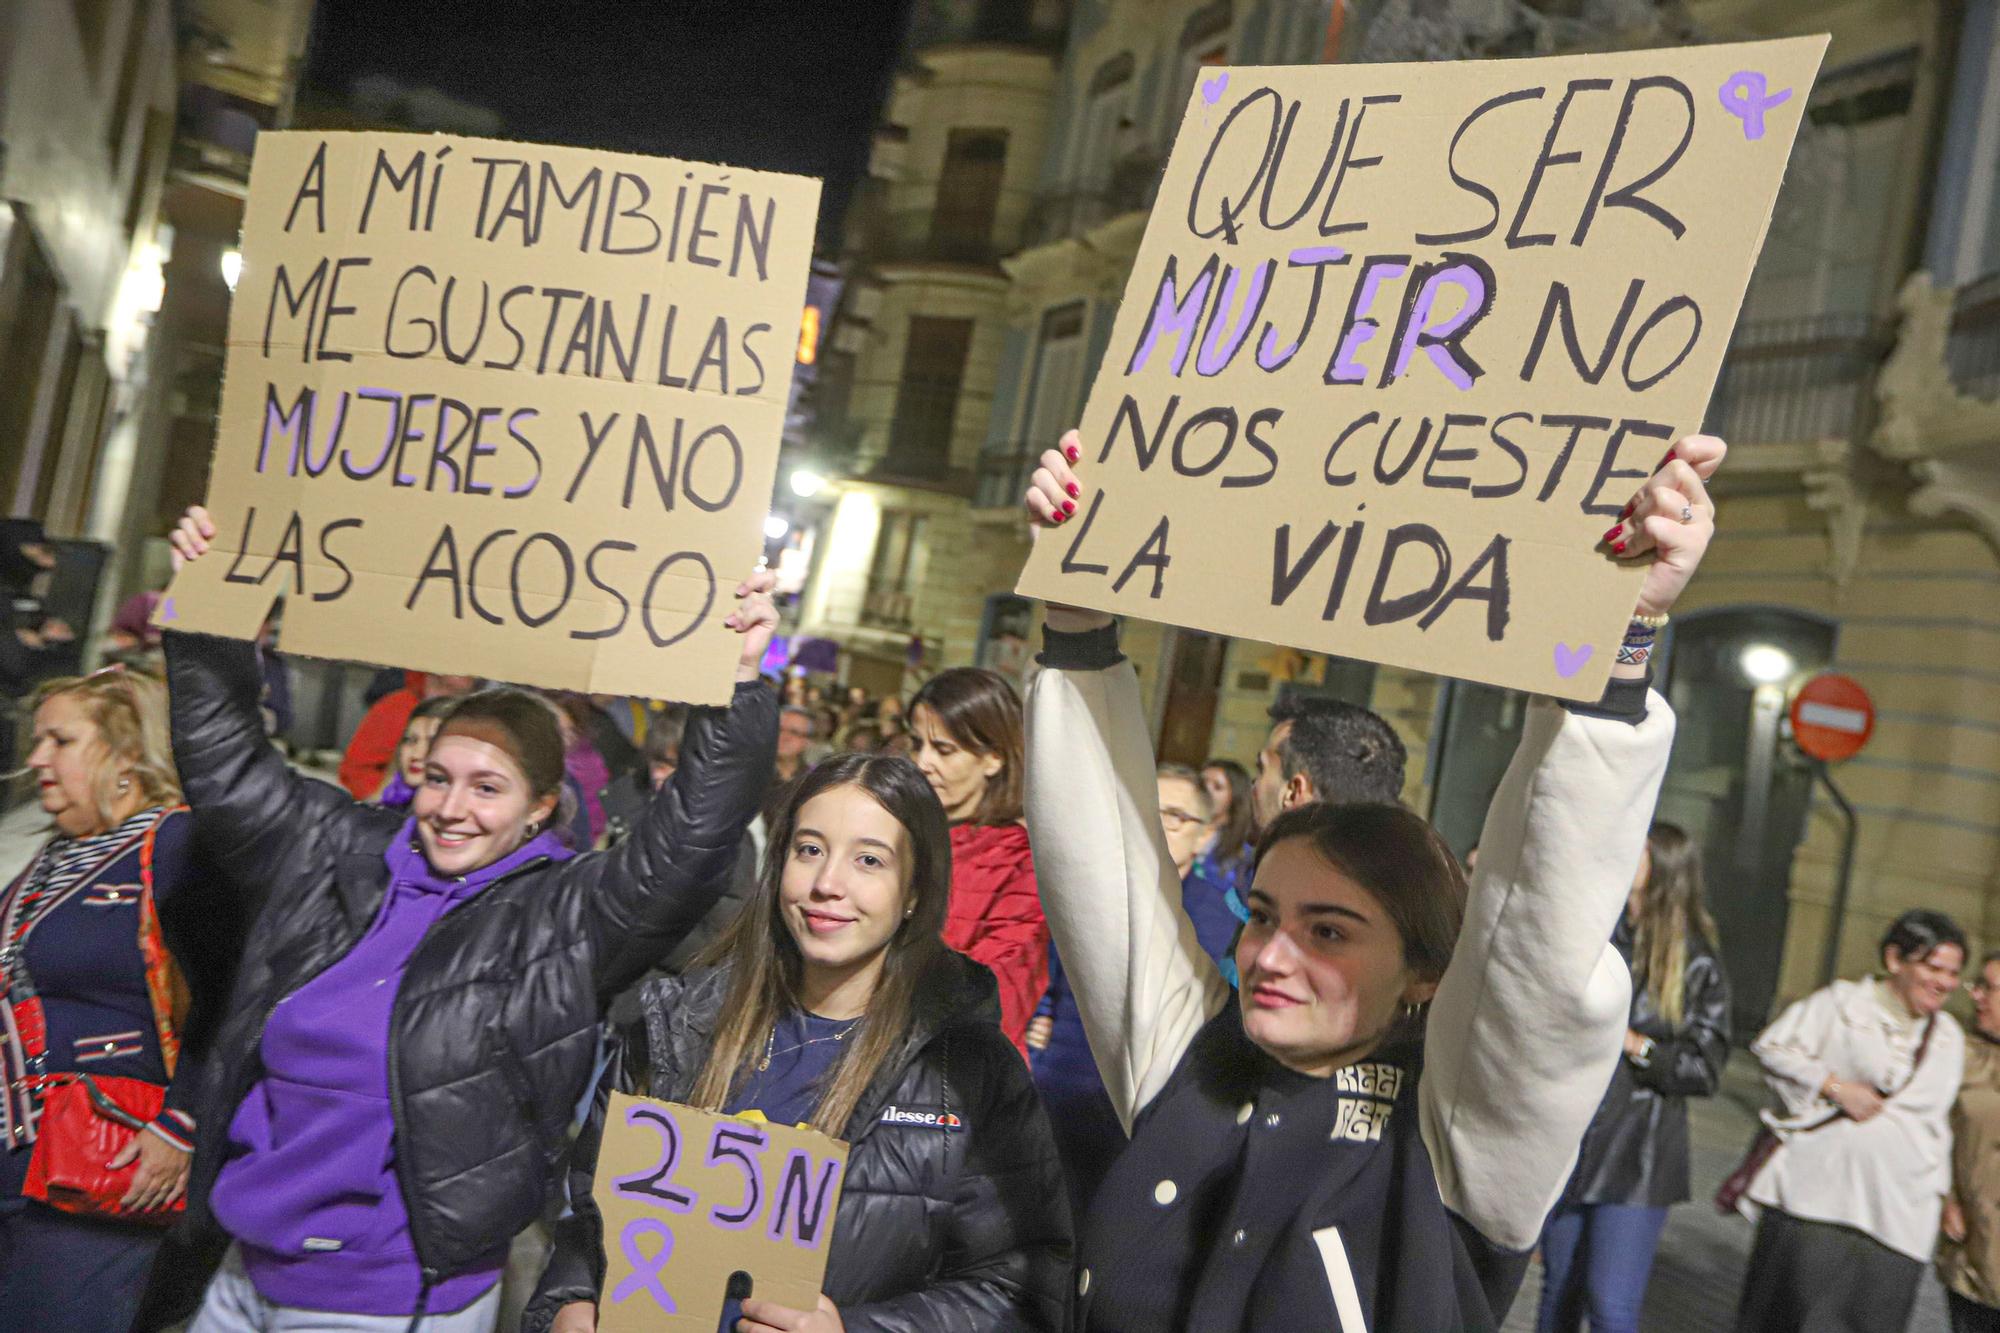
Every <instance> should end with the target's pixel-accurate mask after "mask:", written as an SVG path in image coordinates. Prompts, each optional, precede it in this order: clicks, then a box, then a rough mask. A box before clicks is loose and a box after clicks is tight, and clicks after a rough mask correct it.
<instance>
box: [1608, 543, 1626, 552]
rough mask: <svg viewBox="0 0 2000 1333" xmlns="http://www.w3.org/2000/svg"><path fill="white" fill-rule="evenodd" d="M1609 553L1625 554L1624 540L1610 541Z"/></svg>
mask: <svg viewBox="0 0 2000 1333" xmlns="http://www.w3.org/2000/svg"><path fill="white" fill-rule="evenodd" d="M1611 553H1612V554H1613V555H1623V554H1625V543H1624V542H1613V543H1611Z"/></svg>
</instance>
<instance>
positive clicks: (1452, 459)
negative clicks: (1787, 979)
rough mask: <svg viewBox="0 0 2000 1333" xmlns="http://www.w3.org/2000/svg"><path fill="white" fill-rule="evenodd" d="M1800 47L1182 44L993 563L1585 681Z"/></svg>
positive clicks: (1629, 575)
mask: <svg viewBox="0 0 2000 1333" xmlns="http://www.w3.org/2000/svg"><path fill="white" fill-rule="evenodd" d="M1826 44H1827V39H1826V38H1825V37H1824V36H1816V37H1799V38H1790V39H1786V40H1783V41H1771V42H1753V43H1746V44H1741V45H1730V46H1705V47H1689V48H1684V49H1678V50H1662V51H1622V52H1609V53H1600V54H1591V55H1580V56H1564V57H1556V58H1552V59H1537V60H1495V61H1481V62H1465V63H1457V64H1418V65H1336V66H1307V67H1288V68H1233V69H1216V70H1213V71H1211V72H1208V73H1207V74H1206V75H1205V76H1204V77H1203V78H1202V79H1201V80H1200V81H1199V82H1198V83H1197V85H1196V87H1195V89H1194V91H1193V93H1192V95H1191V97H1190V100H1189V103H1188V109H1187V113H1186V117H1185V119H1184V120H1183V121H1182V124H1181V130H1180V135H1179V137H1178V138H1177V139H1176V141H1175V143H1174V149H1173V154H1172V157H1171V158H1170V159H1169V161H1168V163H1167V168H1166V174H1165V177H1164V179H1163V180H1162V183H1161V187H1160V194H1159V202H1158V203H1157V204H1156V205H1155V206H1154V209H1153V213H1152V217H1151V219H1150V220H1149V222H1148V223H1147V226H1146V234H1145V239H1144V241H1143V243H1142V244H1141V246H1140V250H1139V255H1138V259H1137V262H1136V263H1135V264H1134V266H1133V270H1132V276H1131V279H1130V282H1129V284H1128V286H1127V288H1126V293H1125V302H1124V305H1123V306H1122V307H1121V309H1120V310H1119V312H1118V318H1117V321H1116V324H1115V326H1114V328H1113V330H1112V336H1111V342H1110V346H1109V348H1108V349H1107V350H1106V352H1105V355H1104V361H1103V364H1102V366H1101V367H1100V369H1099V371H1098V375H1097V381H1096V384H1095V385H1094V386H1093V389H1092V392H1091V395H1090V401H1089V404H1088V405H1087V406H1086V407H1085V409H1084V414H1083V422H1082V427H1081V432H1082V440H1083V458H1082V460H1081V462H1080V465H1079V471H1080V472H1081V474H1082V477H1083V481H1084V485H1085V490H1084V492H1083V494H1082V496H1080V497H1079V499H1078V501H1077V510H1076V513H1075V515H1074V516H1073V517H1072V518H1071V519H1069V520H1068V521H1067V522H1066V523H1065V524H1063V525H1062V526H1060V527H1058V528H1055V529H1053V530H1049V531H1045V532H1044V533H1043V534H1042V535H1041V539H1040V540H1039V541H1038V542H1037V543H1036V546H1035V551H1034V554H1033V556H1032V557H1031V558H1030V560H1029V562H1028V565H1027V568H1026V570H1025V571H1024V572H1023V574H1022V577H1021V581H1020V587H1019V591H1020V592H1022V593H1023V594H1025V595H1028V596H1033V597H1041V598H1045V599H1047V600H1050V601H1056V602H1066V603H1070V604H1072V605H1079V606H1087V607H1093V608H1097V609H1100V610H1104V611H1110V612H1113V613H1116V614H1120V615H1134V616H1141V617H1144V618H1147V619H1150V620H1159V621H1166V622H1168V623H1172V624H1176V625H1185V626H1190V627H1193V628H1198V629H1203V630H1208V631H1212V632H1216V633H1221V634H1228V635H1233V636H1237V637H1241V638H1248V639H1256V640H1267V641H1271V642H1275V643H1281V644H1287V645H1291V646H1294V647H1299V648H1306V649H1311V650H1314V651H1319V652H1327V653H1335V654H1339V655H1341V656H1345V657H1353V658H1361V659H1366V660H1369V661H1375V662H1383V663H1389V664H1392V665H1396V666H1402V667H1412V668H1416V669H1419V670H1424V671H1431V672H1435V673H1438V674H1440V675H1447V676H1459V677H1463V678H1465V679H1468V680H1476V681H1484V682H1487V683H1490V684H1494V685H1502V686H1508V687H1512V688H1515V689H1521V690H1529V691H1534V692H1536V693H1541V694H1551V695H1557V696H1561V697H1566V698H1573V699H1586V698H1594V697H1596V696H1597V695H1599V694H1600V693H1601V692H1602V690H1603V688H1604V683H1605V680H1606V678H1607V676H1608V675H1609V673H1610V669H1611V666H1612V664H1613V659H1614V658H1615V656H1616V653H1617V649H1618V645H1619V642H1620V639H1621V638H1622V631H1623V627H1624V625H1625V622H1626V618H1627V617H1628V616H1629V615H1630V614H1631V612H1632V608H1633V605H1634V602H1635V601H1636V599H1637V595H1638V590H1639V584H1640V581H1641V571H1640V570H1638V569H1637V568H1635V567H1631V566H1621V565H1619V564H1618V563H1616V562H1615V561H1614V560H1613V558H1612V556H1611V554H1610V552H1609V551H1607V550H1606V549H1605V548H1604V547H1602V546H1600V545H1599V542H1600V541H1601V539H1602V538H1603V536H1604V534H1605V532H1606V530H1607V529H1608V528H1610V527H1611V525H1613V524H1614V523H1616V522H1618V520H1619V517H1620V513H1619V511H1620V509H1621V508H1622V507H1623V505H1624V504H1625V502H1626V500H1627V499H1628V498H1630V497H1631V496H1632V495H1633V494H1634V493H1635V491H1636V489H1637V488H1638V486H1639V484H1640V483H1641V482H1642V481H1643V480H1644V479H1645V478H1646V476H1647V475H1648V474H1650V473H1651V472H1652V471H1653V470H1654V469H1655V468H1656V467H1657V466H1658V465H1659V464H1660V463H1661V461H1662V460H1663V458H1664V456H1665V454H1666V452H1667V450H1668V448H1669V446H1670V445H1671V443H1672V441H1673V440H1674V439H1676V438H1677V437H1678V436H1680V435H1682V434H1685V433H1688V432H1690V431H1693V430H1696V429H1698V428H1699V427H1700V425H1701V421H1702V415H1703V411H1704V409H1705V407H1706V405H1707V402H1708V396H1709V392H1710V390H1711V389H1712V387H1713V386H1714V383H1715V377H1716V374H1717V371H1718V370H1719V369H1720V367H1721V364H1722V357H1723V353H1724V351H1725V349H1726V348H1727V346H1728V343H1729V337H1730V332H1731V330H1732V329H1733V327H1734V325H1735V322H1736V315H1737V311H1738V309H1739V307H1740V306H1741V304H1742V299H1743V291H1744V288H1745V286H1746V285H1747V283H1748V281H1749V278H1750V271H1751V268H1752V266H1753V264H1754V263H1755V261H1756V258H1757V253H1758V251H1759V249H1760V248H1761V247H1762V244H1763V238H1764V232H1765V228H1766V226H1767V225H1768V223H1769V221H1770V217H1771V209H1772V205H1773V203H1774V202H1775V200H1776V197H1777V192H1778V186H1779V183H1780V182H1781V180H1782V179H1783V176H1784V170H1785V163H1786V159H1787V158H1788V156H1789V155H1790V152H1791V145H1792V139H1793V136H1794V134H1795V133H1796V132H1797V130H1798V127H1799V124H1800V121H1801V119H1802V117H1803V116H1804V114H1805V108H1806V99H1807V96H1808V94H1809V93H1810V91H1811V88H1812V81H1813V77H1814V75H1815V73H1816V72H1817V70H1818V68H1819V62H1820V58H1821V56H1822V55H1823V54H1824V52H1825V50H1826ZM1042 443H1043V444H1044V445H1045V447H1046V446H1052V445H1053V444H1054V443H1055V441H1053V440H1050V441H1046V442H1042Z"/></svg>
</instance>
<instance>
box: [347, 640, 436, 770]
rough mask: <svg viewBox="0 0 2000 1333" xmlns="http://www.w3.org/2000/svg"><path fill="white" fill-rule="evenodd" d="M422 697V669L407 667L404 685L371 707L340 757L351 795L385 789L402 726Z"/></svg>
mask: <svg viewBox="0 0 2000 1333" xmlns="http://www.w3.org/2000/svg"><path fill="white" fill-rule="evenodd" d="M423 699H424V676H423V673H421V672H417V671H405V672H404V673H403V688H402V689H400V690H397V691H396V692H395V693H393V694H385V695H383V696H382V697H381V698H380V699H377V700H376V701H375V702H374V704H373V705H371V706H370V707H369V709H368V712H367V713H366V714H364V715H363V716H362V719H361V725H360V726H358V727H356V728H355V729H354V736H353V738H352V739H351V740H349V741H348V742H347V753H346V755H344V756H343V757H342V758H341V761H340V785H341V786H343V787H345V788H347V794H348V795H350V796H352V797H353V798H354V799H355V800H357V801H366V800H368V799H370V798H371V797H373V796H374V795H375V793H377V792H379V791H381V790H382V784H383V783H385V782H387V781H388V780H389V770H390V769H391V768H392V767H394V766H395V763H396V747H398V746H400V745H401V744H402V743H403V729H404V728H405V727H407V726H409V724H410V714H411V713H414V712H416V711H417V705H418V704H420V703H422V702H423Z"/></svg>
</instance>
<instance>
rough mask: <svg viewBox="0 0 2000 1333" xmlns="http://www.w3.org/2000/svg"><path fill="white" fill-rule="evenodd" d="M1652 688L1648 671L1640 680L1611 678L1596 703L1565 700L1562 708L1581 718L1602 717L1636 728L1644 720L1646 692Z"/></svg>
mask: <svg viewBox="0 0 2000 1333" xmlns="http://www.w3.org/2000/svg"><path fill="white" fill-rule="evenodd" d="M1652 688H1653V673H1652V672H1650V671H1648V672H1647V673H1646V675H1645V677H1644V679H1641V680H1621V679H1619V678H1617V677H1613V678H1612V679H1611V680H1609V681H1607V682H1605V685H1604V693H1603V695H1602V696H1601V697H1599V699H1598V700H1597V702H1596V703H1587V704H1586V703H1578V702H1576V701H1575V700H1573V699H1565V700H1564V701H1563V707H1564V708H1567V709H1568V710H1569V711H1570V712H1572V713H1575V714H1577V715H1579V716H1581V717H1602V718H1608V719H1610V720H1611V721H1613V722H1626V723H1630V724H1631V725H1632V726H1635V727H1636V726H1638V725H1639V724H1640V723H1641V722H1644V721H1645V720H1646V691H1648V690H1650V689H1652Z"/></svg>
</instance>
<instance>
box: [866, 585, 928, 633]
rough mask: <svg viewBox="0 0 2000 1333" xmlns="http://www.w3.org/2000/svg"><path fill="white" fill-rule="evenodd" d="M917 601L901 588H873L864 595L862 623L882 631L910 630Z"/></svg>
mask: <svg viewBox="0 0 2000 1333" xmlns="http://www.w3.org/2000/svg"><path fill="white" fill-rule="evenodd" d="M915 606H916V599H915V598H914V597H912V596H911V595H910V594H909V593H907V592H905V591H904V590H903V589H901V588H894V587H871V588H870V589H868V591H867V592H866V593H864V594H862V598H861V623H862V624H864V625H872V626H875V627H877V628H880V629H908V628H910V616H911V612H912V610H913V609H914V608H915Z"/></svg>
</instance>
